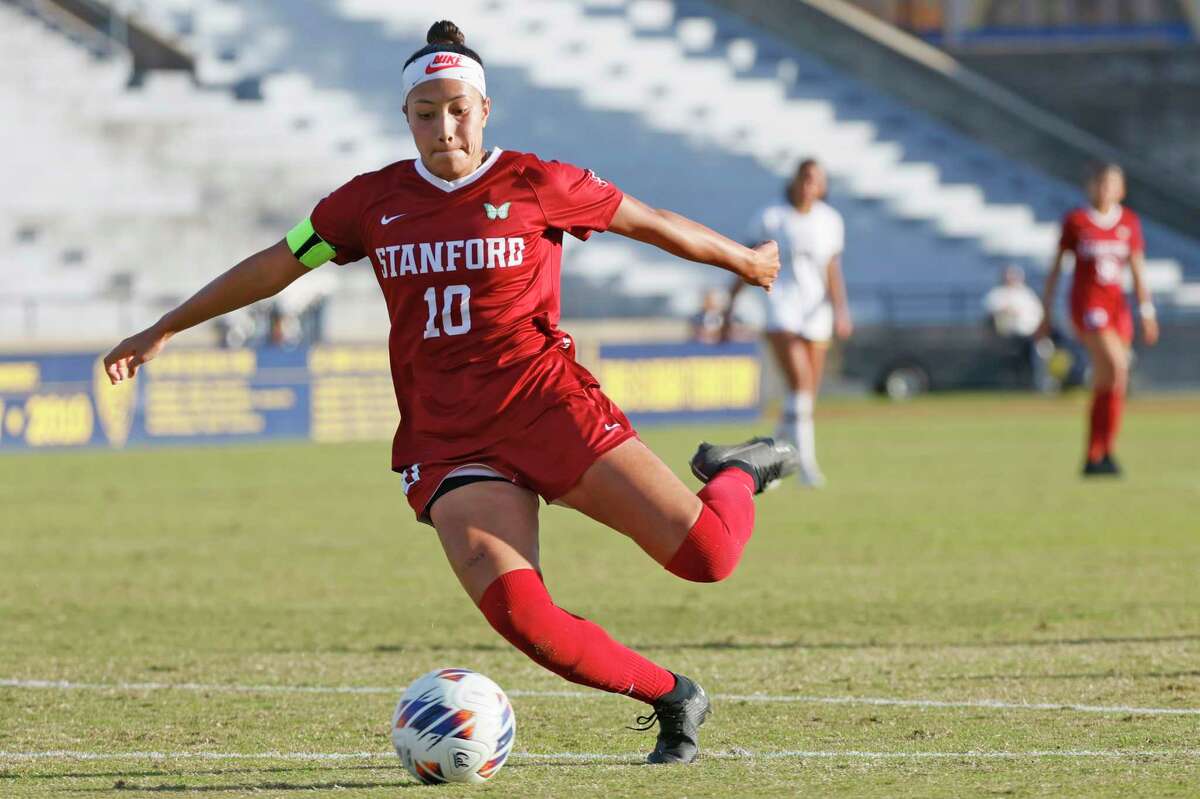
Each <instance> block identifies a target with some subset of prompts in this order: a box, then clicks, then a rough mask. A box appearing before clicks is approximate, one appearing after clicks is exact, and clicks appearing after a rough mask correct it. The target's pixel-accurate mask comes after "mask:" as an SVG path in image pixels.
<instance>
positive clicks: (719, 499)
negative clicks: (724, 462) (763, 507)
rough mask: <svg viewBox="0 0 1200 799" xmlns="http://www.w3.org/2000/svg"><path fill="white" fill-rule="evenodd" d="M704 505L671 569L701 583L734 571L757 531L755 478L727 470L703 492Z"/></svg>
mask: <svg viewBox="0 0 1200 799" xmlns="http://www.w3.org/2000/svg"><path fill="white" fill-rule="evenodd" d="M699 496H700V501H701V502H703V503H704V507H703V508H702V509H701V510H700V518H698V519H696V523H695V524H694V525H692V529H691V532H689V533H688V537H687V538H685V539H684V540H683V544H681V545H680V547H679V549H678V550H677V551H676V552H675V554H674V555H673V556H672V557H671V561H670V562H669V563H668V564H667V571H669V572H671V573H672V574H675V575H678V576H679V577H682V578H683V579H685V580H691V581H693V582H697V583H715V582H717V581H718V580H724V579H725V578H726V577H728V576H729V575H730V574H732V573H733V570H734V568H735V567H736V566H737V565H738V561H739V560H741V559H742V549H743V548H744V547H745V546H746V542H747V541H749V540H750V533H752V532H753V531H754V478H752V477H751V476H750V475H748V474H746V473H745V472H743V471H742V470H741V469H724V470H722V471H720V472H718V473H717V474H716V476H715V477H713V479H711V480H709V481H708V485H706V486H704V488H703V489H701V491H700V495H699Z"/></svg>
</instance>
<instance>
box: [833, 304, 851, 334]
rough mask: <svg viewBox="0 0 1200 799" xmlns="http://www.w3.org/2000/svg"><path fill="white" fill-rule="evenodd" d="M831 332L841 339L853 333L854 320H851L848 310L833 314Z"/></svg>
mask: <svg viewBox="0 0 1200 799" xmlns="http://www.w3.org/2000/svg"><path fill="white" fill-rule="evenodd" d="M833 334H834V335H835V336H837V337H838V338H839V339H840V340H842V341H845V340H846V339H848V338H850V336H851V335H853V334H854V322H853V321H851V319H850V314H849V313H848V312H846V311H842V312H841V313H835V314H834V315H833Z"/></svg>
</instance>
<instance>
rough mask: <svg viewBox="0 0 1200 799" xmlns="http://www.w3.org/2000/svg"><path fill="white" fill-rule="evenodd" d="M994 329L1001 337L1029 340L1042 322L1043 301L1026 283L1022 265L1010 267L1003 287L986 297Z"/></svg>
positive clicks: (985, 306)
mask: <svg viewBox="0 0 1200 799" xmlns="http://www.w3.org/2000/svg"><path fill="white" fill-rule="evenodd" d="M983 307H984V310H986V311H987V314H988V320H989V321H990V322H991V325H992V329H993V330H995V331H996V333H998V334H999V335H1001V336H1006V337H1009V336H1011V337H1015V338H1029V337H1031V336H1033V334H1034V333H1035V332H1037V329H1038V325H1040V324H1041V323H1042V301H1041V299H1040V298H1039V297H1038V295H1037V293H1036V292H1034V290H1033V289H1031V288H1029V286H1028V285H1026V283H1025V272H1024V271H1023V270H1022V269H1021V268H1020V267H1019V266H1007V267H1005V269H1004V273H1003V275H1002V277H1001V279H1000V285H998V286H995V287H994V288H992V289H991V291H989V292H988V293H987V294H986V295H984V298H983Z"/></svg>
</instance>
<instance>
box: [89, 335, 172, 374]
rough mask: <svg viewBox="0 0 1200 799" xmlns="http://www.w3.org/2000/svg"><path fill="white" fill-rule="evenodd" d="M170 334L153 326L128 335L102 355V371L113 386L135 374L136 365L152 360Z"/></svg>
mask: <svg viewBox="0 0 1200 799" xmlns="http://www.w3.org/2000/svg"><path fill="white" fill-rule="evenodd" d="M169 338H170V336H169V335H167V334H165V333H163V332H162V331H160V330H158V329H157V328H155V327H148V328H146V329H145V330H143V331H142V332H141V333H137V334H135V335H132V336H130V337H129V338H127V339H125V340H124V341H122V342H121V343H120V344H118V345H117V346H115V347H113V348H112V352H110V353H108V355H105V356H104V372H105V374H107V375H108V382H110V383H112V384H113V385H114V386H115V385H116V384H117V383H120V382H121V381H122V380H125V379H126V378H133V377H135V376H136V375H137V370H138V367H140V366H141V365H142V364H144V363H145V362H146V361H149V360H152V359H153V358H154V356H156V355H158V353H159V352H160V351H161V350H162V348H163V346H164V345H165V344H166V343H167V339H169Z"/></svg>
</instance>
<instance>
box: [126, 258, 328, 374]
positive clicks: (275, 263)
mask: <svg viewBox="0 0 1200 799" xmlns="http://www.w3.org/2000/svg"><path fill="white" fill-rule="evenodd" d="M309 271H310V270H309V268H308V267H306V266H305V265H304V264H302V263H300V262H299V261H298V260H296V256H294V255H292V251H291V250H290V249H289V248H288V245H287V242H286V241H281V242H279V243H278V244H275V245H273V246H271V247H268V248H267V249H265V250H262V251H261V252H257V253H255V254H254V255H251V256H250V257H249V258H247V259H245V260H244V261H242V262H241V263H239V264H238V265H237V266H235V267H233V268H232V269H230V270H229V271H228V272H226V273H224V274H223V275H221V276H220V277H218V278H217V279H216V280H214V281H212V282H211V283H209V284H208V285H207V286H205V287H204V288H202V289H200V290H199V291H197V292H196V293H195V294H193V295H192V296H191V297H190V298H188V299H187V300H185V301H184V302H183V303H182V304H181V305H180V306H179V307H177V308H175V309H174V310H171V311H168V312H167V313H166V314H165V315H164V316H163V318H162V319H159V320H158V321H157V322H155V323H154V324H153V325H151V326H150V327H148V328H146V329H145V330H143V331H142V332H140V333H135V334H134V335H132V336H130V337H129V338H127V339H125V340H124V341H122V342H121V343H120V344H118V345H117V346H115V347H113V349H112V352H110V353H108V355H106V356H104V371H105V372H106V373H107V374H108V379H109V381H110V382H111V383H114V384H116V383H120V382H121V381H122V380H124V379H126V378H131V377H133V376H134V375H136V374H137V370H138V367H140V366H141V365H142V364H144V363H145V362H146V361H149V360H151V359H152V358H154V356H156V355H158V353H159V351H160V350H162V348H163V346H164V345H165V344H166V343H167V341H168V340H170V338H171V336H173V335H175V334H176V333H179V332H181V331H183V330H187V329H188V328H189V327H195V326H196V325H198V324H200V323H201V322H207V321H208V320H209V319H213V318H215V317H218V316H220V315H221V314H227V313H229V312H230V311H236V310H237V309H238V308H244V307H245V306H247V305H250V304H252V303H255V302H258V301H259V300H262V299H266V298H267V297H270V296H273V295H275V294H278V293H279V292H280V291H282V290H283V289H284V288H285V287H287V286H288V285H289V284H290V283H291V282H292V281H294V280H296V278H298V277H300V276H301V275H304V274H307V273H308V272H309Z"/></svg>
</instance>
